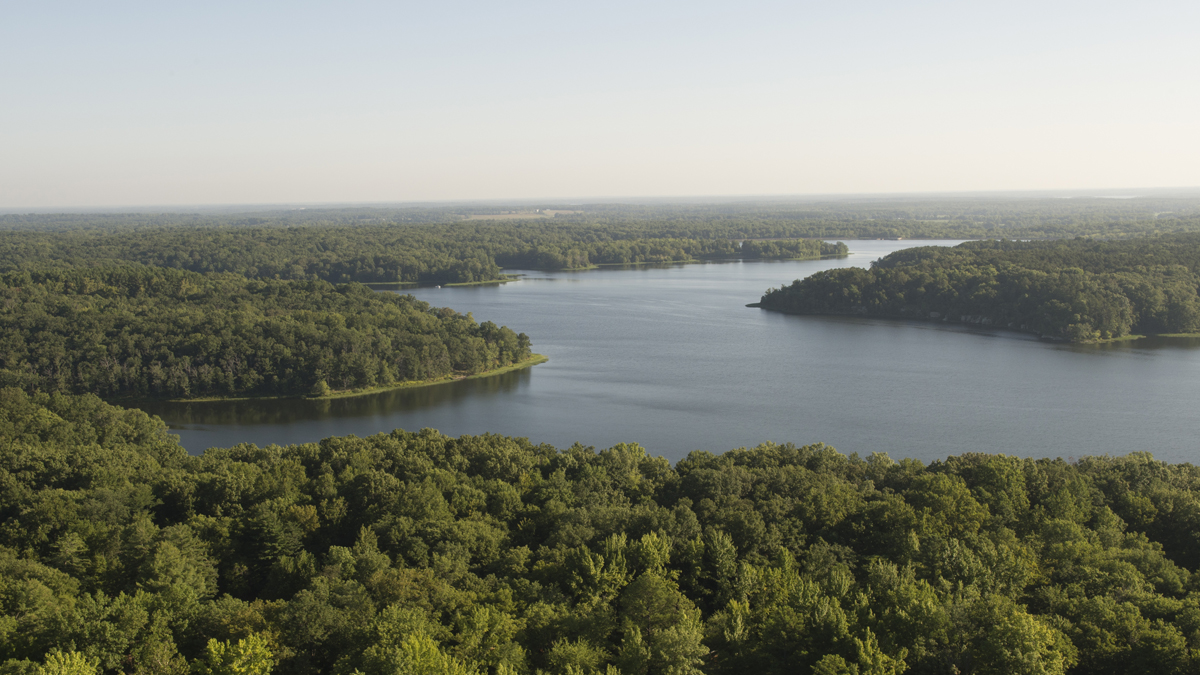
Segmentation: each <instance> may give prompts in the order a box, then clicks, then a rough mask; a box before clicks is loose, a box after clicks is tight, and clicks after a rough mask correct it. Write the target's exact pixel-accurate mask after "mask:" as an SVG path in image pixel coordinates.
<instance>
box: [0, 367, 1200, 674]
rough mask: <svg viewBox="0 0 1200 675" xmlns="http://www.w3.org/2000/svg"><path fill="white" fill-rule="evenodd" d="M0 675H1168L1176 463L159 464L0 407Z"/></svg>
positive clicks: (1178, 595) (164, 437)
mask: <svg viewBox="0 0 1200 675" xmlns="http://www.w3.org/2000/svg"><path fill="white" fill-rule="evenodd" d="M0 446H2V447H3V448H4V452H2V453H0V673H4V674H5V675H8V674H12V675H18V674H21V675H24V674H34V673H37V674H47V675H48V674H50V673H73V674H76V673H77V674H79V675H84V674H98V673H105V674H117V673H129V674H131V675H132V674H134V673H139V674H146V675H150V674H158V673H162V674H170V675H184V673H188V672H192V673H202V674H210V673H222V674H226V673H229V674H231V673H255V674H257V675H266V674H267V673H278V674H280V675H292V674H296V675H310V674H316V673H331V674H335V675H341V674H344V675H351V674H352V673H362V674H363V675H392V674H395V673H451V674H460V675H469V674H475V675H484V674H488V675H491V674H497V675H498V674H504V675H512V674H525V673H528V674H530V675H536V674H538V673H544V674H552V675H568V674H570V675H575V674H588V675H590V674H594V673H604V674H606V675H616V674H627V675H633V674H638V673H646V674H651V673H652V674H656V675H657V674H678V675H688V674H695V673H710V674H717V673H763V674H764V675H774V674H775V673H780V674H782V673H803V674H809V673H812V674H815V675H827V674H834V673H841V674H847V673H855V674H858V675H867V674H881V675H899V674H900V673H913V674H934V673H937V674H945V673H961V674H964V675H968V674H971V675H975V674H978V675H1001V674H1003V675H1062V674H1064V673H1071V674H1078V675H1084V674H1086V675H1118V674H1137V675H1141V674H1143V673H1155V674H1161V675H1184V674H1187V673H1195V672H1197V669H1198V668H1200V655H1198V654H1200V652H1198V651H1197V650H1198V649H1200V587H1198V585H1197V584H1198V583H1200V575H1197V574H1196V572H1197V568H1198V566H1200V497H1198V495H1200V469H1198V468H1197V467H1195V466H1192V465H1190V464H1183V465H1169V464H1165V463H1163V462H1159V461H1155V460H1154V459H1153V458H1152V457H1151V456H1150V455H1149V454H1146V453H1133V454H1130V455H1128V456H1126V457H1121V458H1110V457H1091V458H1083V459H1080V460H1079V461H1078V462H1074V461H1072V462H1067V461H1063V460H1062V459H1057V460H1051V459H1025V458H1020V457H1013V456H1005V455H982V454H964V455H961V456H957V457H950V458H948V459H946V460H945V461H939V462H934V463H932V464H929V465H924V464H922V463H921V462H918V461H915V460H903V461H900V462H895V461H893V460H891V459H890V458H888V457H887V456H886V455H883V454H873V455H871V456H870V457H867V458H865V459H864V458H860V457H857V456H853V455H852V456H850V457H846V456H844V455H841V454H839V453H838V452H836V451H834V450H833V449H832V448H828V447H826V446H823V445H820V444H818V445H811V446H804V447H796V446H794V445H791V444H785V445H777V444H770V443H768V444H765V445H762V446H759V447H756V448H753V449H750V450H746V449H739V450H733V451H729V452H726V453H724V454H721V455H714V454H712V453H709V452H703V451H697V452H694V453H692V454H691V455H689V456H688V457H687V458H686V459H684V460H682V461H680V462H679V463H678V464H676V465H675V466H673V467H672V466H671V465H670V464H668V462H666V461H665V460H663V459H661V458H655V457H651V456H649V455H647V453H646V452H645V451H644V450H643V449H642V448H640V447H638V446H637V445H633V444H621V445H617V446H615V447H612V448H609V449H606V450H603V451H600V452H597V451H595V450H594V449H593V448H590V447H583V446H580V445H575V446H572V447H570V448H567V449H556V448H554V447H551V446H548V445H534V444H531V443H530V442H529V441H527V440H526V439H521V438H508V437H504V436H496V435H484V436H463V437H460V438H451V437H447V436H444V435H442V434H440V433H438V432H437V431H434V430H431V429H426V430H423V431H421V432H406V431H401V430H397V431H395V432H392V433H390V434H379V435H376V436H372V437H369V438H356V437H353V436H351V437H345V438H330V439H326V440H324V441H322V442H320V443H310V444H303V445H293V446H287V447H280V446H276V445H272V446H268V447H266V448H259V447H256V446H254V445H249V444H245V445H238V446H236V447H233V448H229V449H211V450H208V451H207V452H205V453H204V454H203V455H200V456H188V455H187V454H186V453H185V452H184V451H183V449H182V448H180V447H179V445H178V444H177V443H176V441H175V439H174V438H173V437H171V436H169V435H168V434H167V433H166V429H165V428H164V426H163V425H162V423H161V422H160V421H158V420H157V419H154V418H150V417H147V416H146V415H145V414H144V413H141V412H140V411H137V410H123V409H120V408H116V407H113V406H110V405H107V404H104V403H102V402H101V401H100V400H99V399H97V398H95V397H94V396H90V395H84V396H68V395H61V394H47V393H40V394H36V395H29V394H26V393H23V392H21V391H19V390H16V389H0Z"/></svg>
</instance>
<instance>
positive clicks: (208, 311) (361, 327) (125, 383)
mask: <svg viewBox="0 0 1200 675" xmlns="http://www.w3.org/2000/svg"><path fill="white" fill-rule="evenodd" d="M529 357H530V340H529V338H528V336H526V335H525V334H524V333H521V334H517V333H515V332H513V331H512V330H511V329H509V328H507V327H501V326H497V325H495V324H494V323H492V322H490V321H487V322H483V323H482V324H480V323H477V322H476V321H475V320H474V318H473V317H471V315H469V314H468V315H465V316H464V315H461V314H458V313H457V312H455V311H454V310H452V309H448V308H442V309H438V308H433V307H430V306H429V305H428V304H427V303H425V302H421V301H418V300H416V299H414V298H413V297H412V296H410V295H397V294H394V293H376V292H374V291H371V290H370V289H368V288H367V287H365V286H363V285H361V284H341V285H336V286H335V285H333V284H330V283H327V282H324V281H279V280H251V279H246V278H245V277H241V276H237V275H232V274H207V275H206V274H198V273H195V272H187V271H182V270H170V269H162V268H150V267H137V266H126V267H89V268H81V269H72V270H46V271H33V272H30V271H25V272H9V273H7V274H2V275H0V385H3V386H15V387H18V388H21V389H24V390H26V391H45V392H61V393H85V392H87V393H94V394H98V395H100V396H103V397H106V398H201V397H230V396H271V395H276V396H278V395H283V396H297V395H308V394H315V395H324V394H328V393H330V391H331V390H347V389H360V388H370V387H376V386H386V385H392V384H396V383H401V382H405V381H419V380H436V379H440V378H444V377H448V376H452V375H470V374H474V373H479V372H482V371H486V370H491V369H494V368H498V367H503V366H508V365H511V364H513V363H517V362H520V361H523V360H525V359H528V358H529Z"/></svg>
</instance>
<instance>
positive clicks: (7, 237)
mask: <svg viewBox="0 0 1200 675" xmlns="http://www.w3.org/2000/svg"><path fill="white" fill-rule="evenodd" d="M258 220H261V219H258ZM52 222H53V221H52ZM284 222H288V221H284ZM733 234H735V233H733V232H727V231H723V230H718V231H712V230H711V229H705V228H698V227H691V228H682V229H681V228H675V227H655V226H650V225H642V226H627V227H624V228H608V227H603V226H567V225H551V224H540V223H530V224H519V225H514V224H507V223H502V224H487V223H456V224H446V225H416V224H409V223H392V224H385V225H379V224H362V225H342V224H325V223H323V224H315V225H309V226H286V227H285V226H266V225H260V224H245V225H227V224H225V223H224V222H223V221H222V220H221V219H218V218H214V219H211V220H209V221H206V222H205V224H200V225H176V224H164V225H159V224H156V223H155V224H140V225H139V224H138V223H137V221H136V220H134V221H133V222H122V221H116V222H110V221H108V220H107V219H102V218H98V217H97V218H96V219H95V220H94V221H84V222H82V223H73V224H72V226H70V227H64V228H56V227H50V226H49V225H47V226H45V227H40V228H38V227H29V226H24V227H19V228H15V229H12V230H8V231H3V230H0V271H16V270H29V269H46V268H79V267H90V266H113V265H128V264H130V263H136V264H142V265H149V266H154V267H163V268H168V269H181V270H187V271H192V272H228V273H233V274H239V275H242V276H245V277H247V278H252V279H285V280H288V279H290V280H300V281H306V280H309V279H319V280H323V281H328V282H331V283H344V282H351V281H355V282H361V283H397V282H404V283H427V284H432V283H438V284H443V283H475V282H480V281H498V280H502V279H503V278H504V277H503V276H502V274H501V268H503V267H509V268H521V269H544V270H560V269H582V268H587V267H592V266H595V265H620V264H632V263H667V262H688V261H699V260H708V261H719V260H746V259H750V260H777V259H796V258H819V257H821V256H827V255H845V254H846V252H847V249H846V246H845V244H832V243H825V242H822V241H816V240H802V239H782V240H774V239H772V240H767V241H757V240H749V241H742V240H741V239H739V238H736V237H733V236H731V235H733Z"/></svg>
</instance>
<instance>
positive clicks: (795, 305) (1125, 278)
mask: <svg viewBox="0 0 1200 675" xmlns="http://www.w3.org/2000/svg"><path fill="white" fill-rule="evenodd" d="M1198 289H1200V236H1198V235H1194V234H1189V235H1169V236H1161V237H1154V238H1137V239H1128V240H1119V241H1092V240H1084V239H1075V240H1062V241H1027V242H1015V241H995V240H993V241H979V242H968V243H965V244H961V245H959V246H956V247H953V248H947V247H919V248H912V249H906V250H903V251H897V252H896V253H893V254H890V255H888V256H885V257H884V258H882V259H880V260H878V261H876V262H875V263H873V264H872V266H871V269H869V270H864V269H861V268H844V269H835V270H828V271H825V272H820V273H817V274H814V275H813V276H811V277H808V278H806V279H802V280H796V281H794V282H793V283H792V284H790V285H788V286H784V287H782V288H778V289H770V290H768V291H767V293H766V294H765V295H763V297H762V301H761V303H760V306H762V307H764V308H767V309H773V310H780V311H786V312H795V313H800V314H847V315H863V316H882V317H897V318H917V319H935V320H942V321H961V322H968V323H979V324H985V325H995V326H1001V327H1008V328H1015V329H1019V330H1025V331H1030V332H1034V333H1037V334H1039V335H1042V336H1046V337H1052V338H1057V339H1063V340H1069V341H1076V342H1082V341H1094V340H1100V339H1111V338H1119V337H1122V336H1126V335H1130V334H1164V333H1165V334H1170V333H1193V332H1196V331H1200V293H1198Z"/></svg>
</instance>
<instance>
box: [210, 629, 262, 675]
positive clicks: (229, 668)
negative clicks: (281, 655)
mask: <svg viewBox="0 0 1200 675" xmlns="http://www.w3.org/2000/svg"><path fill="white" fill-rule="evenodd" d="M274 666H275V661H274V659H273V657H272V655H271V649H270V647H269V646H268V645H267V641H266V640H265V639H263V638H262V637H261V636H259V635H249V636H247V637H245V638H243V639H241V640H238V641H237V643H236V644H232V643H230V642H227V641H226V642H222V641H218V640H209V641H208V648H207V649H206V650H205V654H204V659H203V660H201V661H197V662H196V664H195V665H194V666H193V667H192V672H193V673H195V674H196V675H269V673H270V672H271V668H273V667H274Z"/></svg>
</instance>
